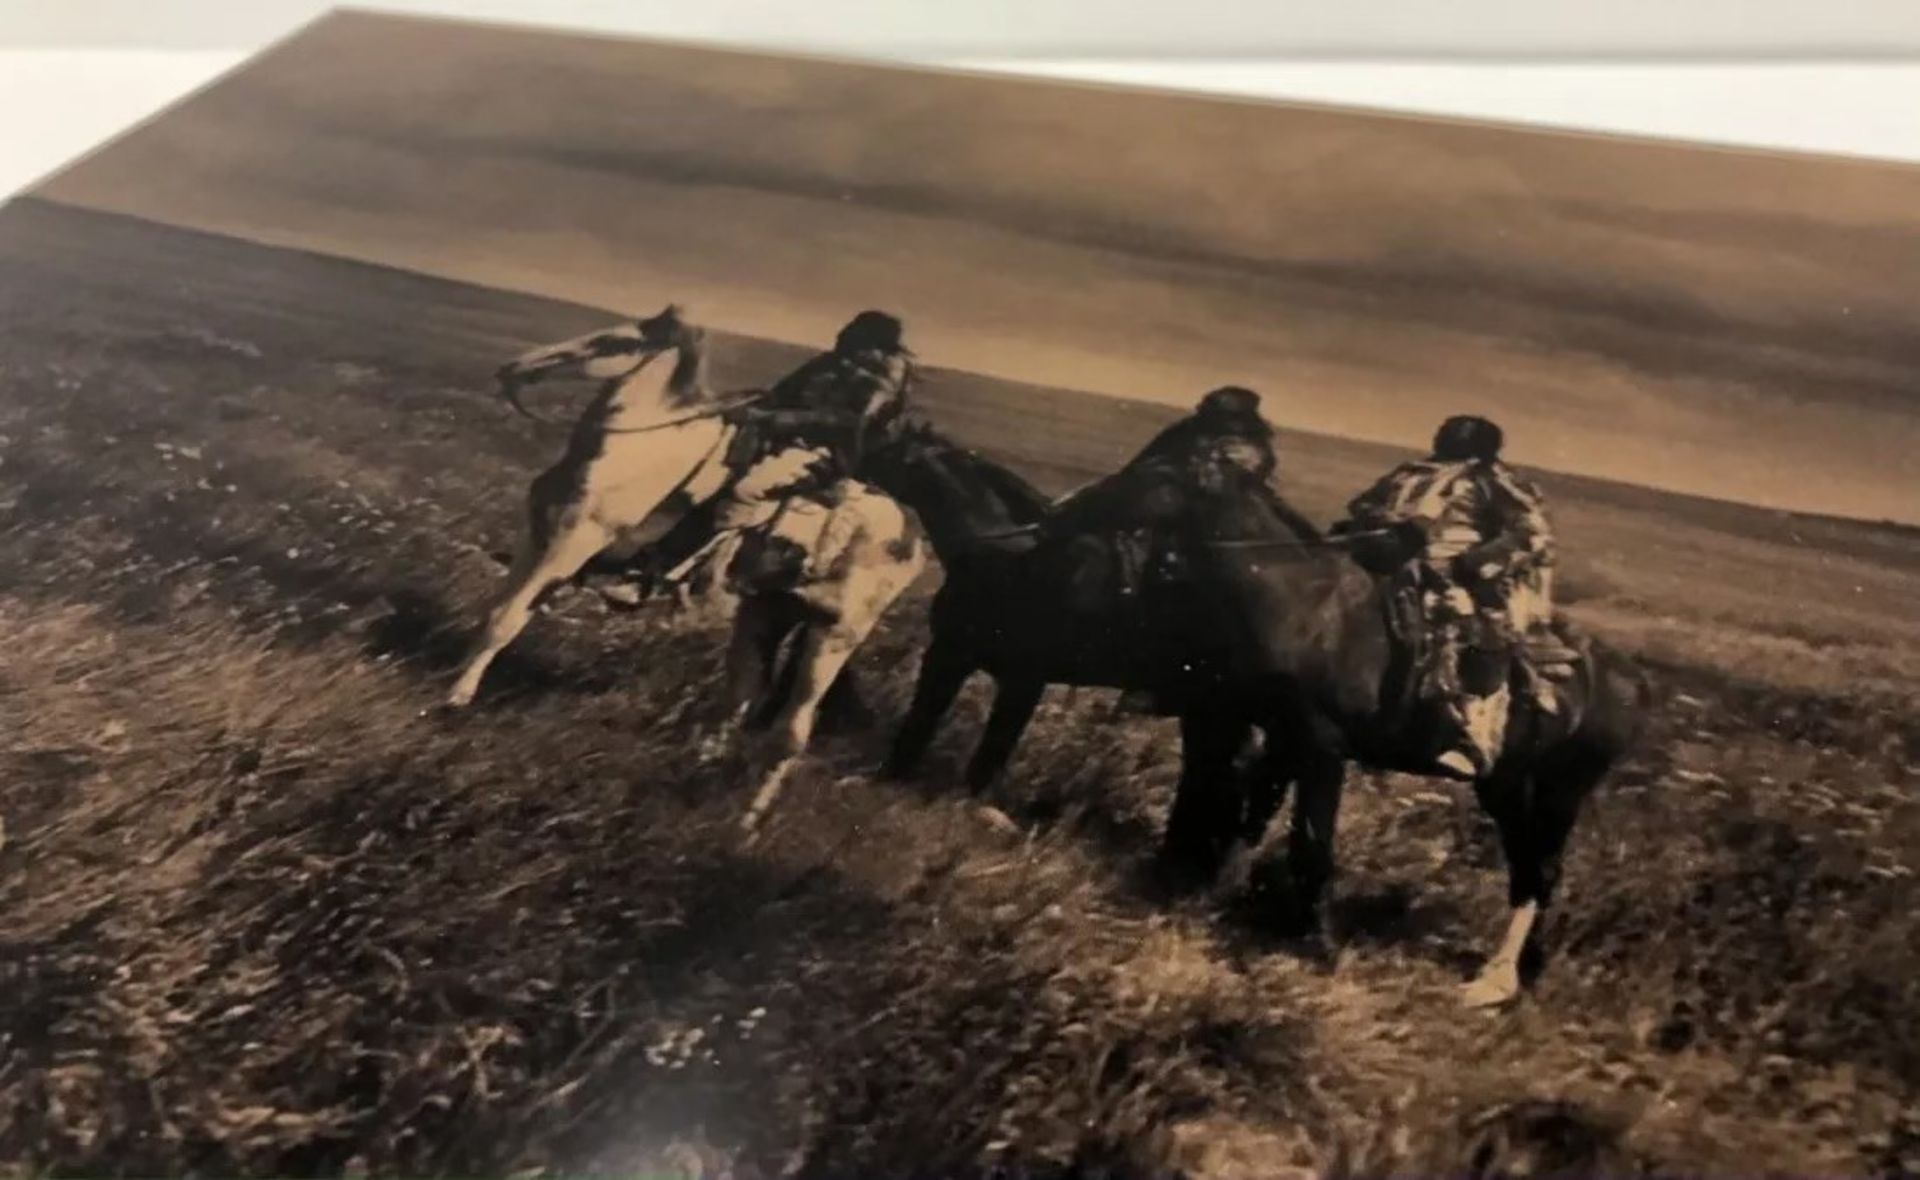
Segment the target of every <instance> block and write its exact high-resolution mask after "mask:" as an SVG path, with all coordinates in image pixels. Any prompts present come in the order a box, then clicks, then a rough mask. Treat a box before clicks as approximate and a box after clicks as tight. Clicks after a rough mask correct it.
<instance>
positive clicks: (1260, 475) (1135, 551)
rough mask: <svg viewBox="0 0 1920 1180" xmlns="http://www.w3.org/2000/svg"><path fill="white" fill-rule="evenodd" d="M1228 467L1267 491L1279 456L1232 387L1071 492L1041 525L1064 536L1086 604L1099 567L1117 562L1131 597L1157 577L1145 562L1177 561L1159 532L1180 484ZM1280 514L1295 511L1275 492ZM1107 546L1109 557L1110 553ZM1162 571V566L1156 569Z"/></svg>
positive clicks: (1254, 403)
mask: <svg viewBox="0 0 1920 1180" xmlns="http://www.w3.org/2000/svg"><path fill="white" fill-rule="evenodd" d="M1218 463H1227V464H1232V465H1235V466H1238V467H1241V468H1242V469H1244V470H1246V471H1247V472H1249V473H1250V474H1252V475H1253V476H1255V477H1256V480H1257V483H1258V485H1259V486H1261V487H1267V488H1271V486H1272V479H1273V475H1274V472H1275V470H1276V469H1277V468H1278V466H1279V464H1278V460H1277V458H1276V456H1275V454H1274V447H1273V427H1272V426H1270V425H1268V424H1267V421H1266V419H1264V418H1263V417H1261V415H1260V395H1259V394H1258V393H1255V392H1254V391H1253V390H1251V389H1246V388H1243V387H1241V386H1237V385H1228V386H1222V387H1221V388H1219V389H1215V390H1213V391H1212V392H1210V393H1208V394H1207V395H1206V396H1205V397H1203V398H1201V399H1200V401H1199V404H1197V405H1196V406H1195V407H1194V409H1193V412H1192V413H1191V414H1189V415H1187V416H1186V417H1184V418H1182V419H1180V420H1179V421H1177V422H1174V423H1173V424H1172V425H1170V426H1167V427H1166V428H1165V429H1163V430H1161V431H1160V433H1159V434H1157V435H1155V436H1154V437H1153V439H1152V440H1151V441H1149V442H1148V443H1147V445H1146V446H1144V447H1142V448H1141V449H1140V452H1139V453H1138V454H1137V455H1135V456H1134V457H1133V458H1132V459H1131V460H1129V461H1128V462H1127V464H1126V466H1124V467H1122V468H1121V469H1120V470H1118V471H1116V472H1114V473H1113V474H1112V475H1109V476H1107V477H1106V478H1104V479H1101V480H1099V481H1097V482H1095V483H1092V484H1089V485H1087V486H1086V487H1084V488H1081V489H1079V490H1078V491H1075V492H1073V493H1070V494H1069V495H1067V496H1066V497H1064V498H1062V499H1061V500H1060V501H1059V502H1058V503H1057V504H1055V506H1054V509H1053V511H1052V513H1050V514H1049V516H1048V518H1047V521H1046V523H1045V525H1044V526H1043V527H1044V530H1045V533H1046V534H1047V535H1048V536H1050V537H1061V538H1066V539H1067V542H1066V543H1067V552H1068V553H1070V554H1072V555H1074V557H1073V560H1074V561H1075V562H1076V564H1077V566H1078V567H1079V568H1080V569H1081V570H1083V571H1089V572H1090V573H1094V574H1095V575H1096V576H1091V577H1087V578H1083V579H1076V580H1077V581H1080V582H1082V598H1083V601H1086V602H1088V603H1089V604H1091V603H1092V602H1093V601H1094V600H1095V597H1096V596H1098V595H1099V594H1100V593H1101V587H1100V585H1096V584H1094V583H1096V582H1103V581H1104V579H1101V578H1099V577H1098V576H1097V571H1101V570H1105V569H1106V568H1108V566H1109V563H1112V564H1113V565H1114V566H1116V567H1117V577H1118V581H1119V592H1120V594H1121V595H1122V596H1123V597H1137V596H1138V595H1139V594H1140V593H1141V592H1142V590H1144V589H1145V587H1146V584H1147V582H1148V581H1149V580H1150V578H1151V577H1153V576H1155V573H1156V570H1155V569H1154V568H1150V567H1164V566H1165V565H1167V563H1169V562H1171V561H1173V560H1175V559H1176V557H1175V555H1174V554H1173V553H1171V552H1169V551H1166V550H1164V549H1162V547H1161V543H1162V541H1163V533H1164V531H1165V529H1166V528H1167V526H1169V525H1170V524H1171V523H1172V517H1173V515H1174V514H1176V513H1178V512H1179V511H1180V508H1181V505H1182V503H1183V502H1184V494H1183V492H1182V488H1183V486H1185V485H1188V484H1189V483H1190V481H1192V480H1193V479H1194V478H1196V477H1198V476H1200V475H1201V474H1202V473H1203V472H1205V471H1206V470H1207V469H1208V468H1209V466H1210V465H1213V464H1218ZM1274 503H1275V505H1276V508H1277V510H1278V511H1281V512H1283V513H1285V514H1286V515H1287V516H1289V517H1292V516H1293V510H1292V509H1291V508H1288V507H1287V506H1286V505H1284V504H1283V503H1281V501H1280V499H1279V496H1278V493H1275V495H1274ZM1109 551H1110V554H1109ZM1162 572H1164V571H1162Z"/></svg>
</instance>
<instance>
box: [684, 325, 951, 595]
mask: <svg viewBox="0 0 1920 1180" xmlns="http://www.w3.org/2000/svg"><path fill="white" fill-rule="evenodd" d="M903 336H904V329H903V326H902V324H901V322H900V320H899V319H898V318H897V317H895V316H893V315H890V314H888V313H887V312H884V311H875V310H868V311H863V312H861V313H860V314H858V315H856V316H854V317H853V318H852V319H851V320H849V321H848V322H847V323H846V324H845V325H844V326H843V327H842V328H841V329H840V331H839V333H838V334H837V336H836V337H835V339H834V343H833V347H832V348H830V349H828V350H826V351H825V352H822V353H819V354H818V355H816V356H814V357H812V358H810V359H809V360H807V361H806V362H805V363H804V364H802V365H801V366H800V367H799V368H797V369H795V370H793V371H792V372H791V373H789V374H787V376H785V377H783V378H781V379H780V381H779V382H777V383H776V384H775V385H774V386H773V388H772V389H770V390H769V391H768V392H767V394H766V395H765V396H764V397H762V398H759V399H758V400H756V401H755V402H753V403H752V404H750V405H748V406H745V407H742V408H739V409H735V410H733V411H730V412H729V413H728V414H727V418H728V420H729V422H730V423H731V424H732V425H733V426H734V427H735V434H734V436H733V439H732V441H731V443H730V444H729V446H728V449H727V462H726V470H727V472H728V473H729V476H730V479H729V481H728V483H727V484H726V485H725V486H724V487H723V488H721V489H720V490H719V493H718V495H717V496H715V497H714V498H713V500H712V502H711V505H710V507H709V512H710V517H709V518H708V519H707V520H705V521H703V522H701V524H700V527H701V531H702V532H703V533H704V543H703V544H701V545H700V548H699V549H698V551H696V552H695V553H694V555H693V556H692V557H690V558H688V559H686V560H685V561H683V562H682V563H681V564H680V566H679V571H681V572H683V571H685V570H687V569H689V568H691V567H693V566H695V565H696V564H698V563H699V562H700V560H701V559H702V558H704V557H706V556H707V555H708V554H709V553H710V552H711V551H712V550H713V549H714V547H715V546H716V545H717V544H718V543H719V542H720V541H721V540H723V539H725V538H727V537H729V536H738V535H740V534H741V533H743V532H744V531H745V530H748V529H751V528H753V527H755V526H757V525H763V524H766V523H767V522H768V521H769V520H770V519H772V518H773V517H774V515H775V514H776V512H777V510H778V508H779V506H780V505H781V504H782V503H783V502H786V501H787V500H788V499H789V498H790V497H794V496H798V495H804V494H807V493H810V492H819V491H822V490H824V489H826V488H828V487H831V486H832V485H833V484H834V483H835V482H836V481H838V480H841V479H846V478H858V477H859V474H860V471H861V465H862V460H863V458H864V457H865V456H866V455H867V454H868V453H870V452H871V450H872V449H873V447H874V446H875V445H876V444H877V443H879V442H881V441H883V440H884V439H885V438H887V437H889V436H890V435H891V433H892V431H893V429H894V428H895V427H896V426H897V424H898V423H899V421H900V418H901V415H902V413H904V411H905V410H906V406H907V397H908V394H909V392H910V391H911V389H912V387H913V384H914V381H915V378H916V373H915V369H914V364H913V354H912V353H911V352H910V351H909V350H908V349H907V347H906V344H905V342H904V339H903ZM804 547H807V548H811V545H807V546H804Z"/></svg>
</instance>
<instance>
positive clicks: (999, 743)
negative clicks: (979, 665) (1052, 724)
mask: <svg viewBox="0 0 1920 1180" xmlns="http://www.w3.org/2000/svg"><path fill="white" fill-rule="evenodd" d="M1046 688H1047V686H1046V683H1045V682H1044V681H1040V680H1002V681H1000V682H999V683H998V685H997V686H996V690H995V692H994V694H993V709H992V710H991V711H990V712H989V713H988V714H987V727H986V730H985V731H984V732H983V733H982V734H981V735H980V744H979V745H977V746H975V747H974V751H973V758H972V759H971V760H970V761H969V762H968V763H967V789H968V790H970V791H972V792H973V793H974V794H976V795H978V794H980V793H981V792H983V791H985V790H986V789H987V788H988V787H990V786H992V785H993V781H994V780H995V779H997V778H999V777H1000V772H1001V771H1002V770H1005V769H1006V766H1007V762H1008V761H1009V760H1010V759H1011V758H1012V757H1013V750H1014V747H1015V746H1018V745H1019V744H1020V735H1021V734H1023V733H1025V732H1026V731H1027V723H1028V722H1029V721H1032V720H1033V711H1034V710H1035V709H1037V708H1039V707H1040V697H1041V696H1042V695H1043V694H1044V693H1045V692H1046Z"/></svg>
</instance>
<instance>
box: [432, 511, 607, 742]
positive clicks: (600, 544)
mask: <svg viewBox="0 0 1920 1180" xmlns="http://www.w3.org/2000/svg"><path fill="white" fill-rule="evenodd" d="M612 536H613V534H612V533H611V532H610V531H609V530H608V529H607V528H606V527H605V526H604V525H602V524H601V523H600V522H599V521H597V520H595V519H593V518H592V517H590V516H588V515H586V514H585V513H576V514H574V515H571V516H569V517H568V518H567V519H564V520H562V521H561V522H560V524H559V527H558V528H557V529H555V530H554V532H553V535H552V536H551V537H549V538H548V539H547V540H546V543H545V544H541V543H540V541H539V539H538V534H537V533H534V534H532V535H530V536H529V538H528V541H527V544H526V546H525V547H524V548H523V549H522V550H521V552H520V556H519V557H517V558H516V559H515V560H514V566H513V569H512V570H511V571H510V572H509V573H508V575H507V585H506V588H505V590H504V591H502V593H501V595H500V598H499V599H498V601H497V602H496V603H495V605H494V608H493V610H492V611H491V612H489V613H488V615H487V622H486V626H485V627H483V628H482V629H481V631H480V634H479V636H478V637H477V638H476V639H475V641H474V644H473V647H472V649H471V650H470V652H469V653H468V655H467V659H466V663H465V664H464V666H463V667H462V668H461V671H460V676H459V679H457V680H456V681H455V682H454V685H453V689H452V690H451V691H450V692H449V693H448V694H447V704H448V706H450V707H452V708H456V709H458V708H464V707H465V706H467V705H470V704H472V703H473V698H474V695H475V694H476V693H478V692H479V691H480V678H481V677H483V676H485V675H486V672H487V666H488V665H489V664H491V663H493V660H494V657H495V656H497V655H499V654H500V652H501V651H502V650H504V649H505V648H506V646H507V645H508V644H510V643H512V642H513V641H514V639H515V637H517V636H518V635H519V634H520V632H521V631H522V630H523V629H525V627H526V625H527V621H528V620H529V619H530V618H531V617H532V611H533V605H534V603H535V602H536V601H538V600H539V598H540V595H541V594H543V593H545V592H546V590H547V589H548V588H549V587H551V586H552V585H554V584H555V583H557V582H564V581H565V580H567V579H568V578H570V577H572V576H573V575H574V573H575V572H577V571H578V570H579V569H580V567H581V566H583V565H585V564H586V563H587V560H588V559H589V558H591V557H592V556H593V555H594V554H596V553H598V552H600V550H602V549H604V548H605V547H606V545H607V542H608V541H610V540H611V539H612Z"/></svg>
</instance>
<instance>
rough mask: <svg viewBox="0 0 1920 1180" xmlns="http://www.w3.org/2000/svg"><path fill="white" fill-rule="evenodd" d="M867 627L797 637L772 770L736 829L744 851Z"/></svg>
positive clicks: (812, 630)
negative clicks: (790, 681) (790, 680)
mask: <svg viewBox="0 0 1920 1180" xmlns="http://www.w3.org/2000/svg"><path fill="white" fill-rule="evenodd" d="M871 626H872V620H867V621H866V626H864V627H859V628H855V627H849V626H845V625H843V624H838V623H836V624H833V625H831V626H824V627H821V626H814V627H808V628H807V629H806V631H805V633H804V634H802V635H801V637H800V649H799V650H798V651H796V652H795V653H794V654H793V661H794V681H793V687H792V689H791V691H790V695H789V697H788V699H787V701H786V703H785V705H784V706H783V707H782V709H781V711H780V719H779V722H778V723H777V725H776V726H775V728H774V733H773V735H772V736H773V740H774V743H775V744H774V748H773V751H772V765H771V766H770V767H769V769H768V770H767V772H766V774H765V775H764V776H763V777H762V779H761V781H760V789H759V790H757V791H755V792H754V796H753V802H752V803H750V804H749V805H748V806H747V811H746V814H745V815H743V816H742V817H741V819H740V829H741V831H742V833H743V834H744V836H745V839H744V841H743V846H745V847H752V845H753V844H754V842H755V841H756V840H757V839H758V838H759V834H760V825H761V824H762V823H763V822H764V821H765V820H766V817H767V812H768V811H770V810H771V809H772V808H773V805H774V802H775V801H776V800H778V799H779V797H780V791H781V789H782V788H783V787H785V786H786V781H787V778H788V776H790V775H791V774H792V773H793V769H794V767H795V766H797V765H798V764H799V762H800V757H801V755H803V754H805V753H806V752H807V743H808V741H810V740H811V739H812V737H813V725H814V719H815V718H816V716H817V715H818V713H819V709H820V701H821V699H822V698H823V697H825V696H826V695H827V689H828V688H829V687H831V686H832V684H833V682H834V680H835V679H836V678H837V677H838V676H839V675H840V670H841V668H843V667H845V666H846V663H847V660H848V659H849V658H851V657H852V655H853V652H854V649H855V648H857V647H859V646H860V641H861V640H862V639H864V638H865V637H866V631H867V630H868V629H869V628H870V627H871Z"/></svg>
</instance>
